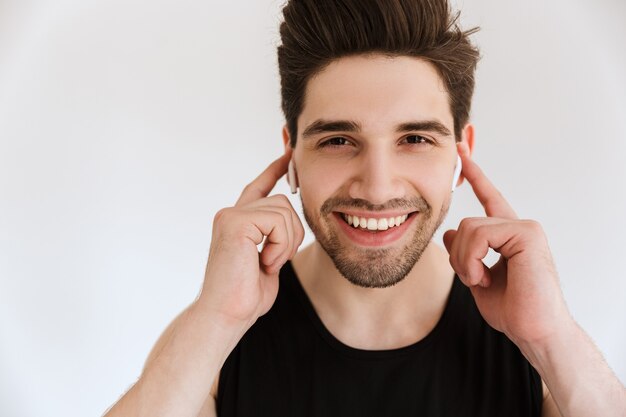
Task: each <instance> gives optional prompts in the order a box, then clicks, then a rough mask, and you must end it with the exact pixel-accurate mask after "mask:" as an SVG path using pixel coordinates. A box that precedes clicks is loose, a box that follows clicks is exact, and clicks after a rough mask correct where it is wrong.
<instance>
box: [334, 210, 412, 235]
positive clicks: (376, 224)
mask: <svg viewBox="0 0 626 417" xmlns="http://www.w3.org/2000/svg"><path fill="white" fill-rule="evenodd" d="M340 214H341V217H342V218H343V219H344V220H345V221H346V222H347V223H348V224H349V225H350V226H352V227H354V228H357V227H360V228H361V229H367V230H372V231H375V230H387V229H389V228H391V227H396V226H400V225H401V224H402V223H404V222H405V221H406V219H407V217H408V216H409V214H408V213H405V214H403V215H400V216H392V217H382V218H373V217H362V216H356V215H351V214H346V213H340Z"/></svg>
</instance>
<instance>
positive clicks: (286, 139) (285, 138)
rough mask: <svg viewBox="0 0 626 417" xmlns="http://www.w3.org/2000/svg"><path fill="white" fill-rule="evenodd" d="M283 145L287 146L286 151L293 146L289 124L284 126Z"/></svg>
mask: <svg viewBox="0 0 626 417" xmlns="http://www.w3.org/2000/svg"><path fill="white" fill-rule="evenodd" d="M283 145H284V146H285V153H287V151H289V150H290V149H292V148H291V140H290V137H289V129H287V125H284V126H283Z"/></svg>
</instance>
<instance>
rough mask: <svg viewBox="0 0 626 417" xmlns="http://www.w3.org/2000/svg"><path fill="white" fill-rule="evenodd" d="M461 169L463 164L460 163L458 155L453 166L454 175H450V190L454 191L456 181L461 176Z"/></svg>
mask: <svg viewBox="0 0 626 417" xmlns="http://www.w3.org/2000/svg"><path fill="white" fill-rule="evenodd" d="M462 170H463V164H462V163H461V157H460V156H459V155H457V156H456V166H455V167H454V175H452V191H453V192H454V190H455V188H456V183H457V181H458V180H459V177H460V176H461V171H462Z"/></svg>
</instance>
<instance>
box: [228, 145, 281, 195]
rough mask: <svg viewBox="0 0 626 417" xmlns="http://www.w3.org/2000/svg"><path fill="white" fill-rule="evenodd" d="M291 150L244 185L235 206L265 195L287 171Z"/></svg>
mask: <svg viewBox="0 0 626 417" xmlns="http://www.w3.org/2000/svg"><path fill="white" fill-rule="evenodd" d="M290 158H291V152H289V153H285V154H283V155H282V156H281V157H280V158H278V159H277V160H275V161H274V162H272V163H271V164H270V165H269V166H268V167H267V168H265V171H263V172H262V173H261V174H260V175H259V176H258V177H256V178H255V179H254V181H252V182H251V183H250V184H248V185H246V188H244V189H243V192H242V193H241V195H240V196H239V199H238V200H237V202H236V203H235V206H243V205H245V204H248V203H251V202H253V201H256V200H259V199H261V198H264V197H267V195H268V194H269V193H270V191H272V189H273V188H274V186H275V185H276V183H277V182H278V180H279V179H280V178H281V177H282V176H283V175H285V173H286V172H287V166H288V165H289V159H290Z"/></svg>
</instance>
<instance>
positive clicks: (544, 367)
mask: <svg viewBox="0 0 626 417" xmlns="http://www.w3.org/2000/svg"><path fill="white" fill-rule="evenodd" d="M518 346H519V347H520V349H521V351H522V352H523V354H524V355H525V356H526V358H527V359H528V360H529V361H530V363H531V364H532V365H533V366H534V367H535V369H537V371H538V372H539V374H540V375H541V377H542V378H543V380H544V381H545V383H546V385H547V386H548V389H549V390H550V393H551V394H552V397H553V398H554V400H555V402H556V404H557V406H558V408H559V410H560V412H561V414H562V415H563V417H583V416H584V417H588V416H603V417H613V416H615V417H618V416H619V417H625V416H626V391H625V389H624V386H623V385H622V384H621V383H620V381H619V380H618V379H617V377H616V376H615V374H614V373H613V372H612V371H611V369H610V368H609V366H608V365H607V363H606V362H605V360H604V358H603V357H602V354H601V353H600V351H599V350H598V349H597V348H596V346H595V345H594V344H593V342H592V341H591V339H590V338H589V336H588V335H587V334H586V333H585V332H584V331H583V330H582V329H581V328H580V327H579V326H578V324H576V323H575V322H574V321H573V320H569V321H568V322H567V324H566V325H564V326H563V328H562V330H561V331H559V333H558V334H556V335H554V336H553V337H552V338H551V339H550V340H548V341H541V342H535V343H519V344H518Z"/></svg>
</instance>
